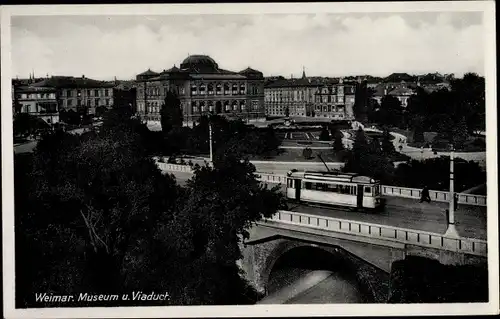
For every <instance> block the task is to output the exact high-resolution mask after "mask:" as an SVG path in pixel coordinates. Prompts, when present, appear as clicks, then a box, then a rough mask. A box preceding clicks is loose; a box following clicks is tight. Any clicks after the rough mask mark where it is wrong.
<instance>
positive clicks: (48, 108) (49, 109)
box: [21, 104, 57, 113]
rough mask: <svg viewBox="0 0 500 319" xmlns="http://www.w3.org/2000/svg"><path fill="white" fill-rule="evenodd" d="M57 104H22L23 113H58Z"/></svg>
mask: <svg viewBox="0 0 500 319" xmlns="http://www.w3.org/2000/svg"><path fill="white" fill-rule="evenodd" d="M56 112H57V104H48V105H43V106H42V105H32V104H24V105H22V106H21V113H56Z"/></svg>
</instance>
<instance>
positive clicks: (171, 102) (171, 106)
mask: <svg viewBox="0 0 500 319" xmlns="http://www.w3.org/2000/svg"><path fill="white" fill-rule="evenodd" d="M160 115H161V129H162V131H163V133H165V134H167V133H168V132H170V130H172V128H174V127H181V126H182V124H183V115H182V109H181V101H180V99H179V97H178V96H177V94H176V93H175V92H174V91H170V90H169V91H167V95H166V97H165V101H164V103H163V105H162V106H161V111H160Z"/></svg>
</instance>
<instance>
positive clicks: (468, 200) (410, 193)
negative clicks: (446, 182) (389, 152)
mask: <svg viewBox="0 0 500 319" xmlns="http://www.w3.org/2000/svg"><path fill="white" fill-rule="evenodd" d="M382 194H383V195H385V196H396V197H406V198H420V197H421V195H422V190H421V189H417V188H407V187H399V186H389V185H382ZM457 195H458V203H459V204H467V205H477V206H486V196H483V195H473V194H463V193H457ZM429 196H430V198H431V200H434V201H437V202H448V201H449V200H450V193H449V192H446V191H435V190H429Z"/></svg>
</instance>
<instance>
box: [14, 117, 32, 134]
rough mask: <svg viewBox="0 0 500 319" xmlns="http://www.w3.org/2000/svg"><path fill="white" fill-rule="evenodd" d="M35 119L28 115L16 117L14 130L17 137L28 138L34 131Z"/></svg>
mask: <svg viewBox="0 0 500 319" xmlns="http://www.w3.org/2000/svg"><path fill="white" fill-rule="evenodd" d="M34 125H35V118H34V117H33V116H31V115H30V114H28V113H18V114H16V115H14V123H13V127H12V130H13V132H14V135H16V136H27V135H30V134H31V133H32V132H33V131H34V129H35V128H34Z"/></svg>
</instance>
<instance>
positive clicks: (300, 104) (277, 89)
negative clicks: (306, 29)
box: [264, 70, 355, 120]
mask: <svg viewBox="0 0 500 319" xmlns="http://www.w3.org/2000/svg"><path fill="white" fill-rule="evenodd" d="M354 96H355V85H354V84H352V83H344V82H343V81H342V80H331V79H320V78H308V77H307V76H306V73H305V70H303V71H302V77H301V78H300V79H293V78H292V79H277V80H276V81H270V82H269V83H268V84H267V85H266V87H265V99H264V101H265V105H266V112H267V115H270V116H287V115H289V116H294V117H321V118H331V119H338V120H351V119H353V118H354V113H353V106H354V101H355V99H354Z"/></svg>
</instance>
